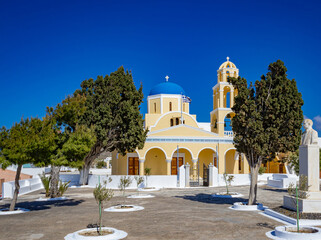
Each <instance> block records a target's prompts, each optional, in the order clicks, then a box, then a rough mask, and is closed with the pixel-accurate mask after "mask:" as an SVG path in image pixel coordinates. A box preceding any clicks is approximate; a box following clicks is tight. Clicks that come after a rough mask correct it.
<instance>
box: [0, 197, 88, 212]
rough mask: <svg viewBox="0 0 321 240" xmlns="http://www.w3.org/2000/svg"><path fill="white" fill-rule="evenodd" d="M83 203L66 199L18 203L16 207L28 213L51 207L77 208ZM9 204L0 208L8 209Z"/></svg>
mask: <svg viewBox="0 0 321 240" xmlns="http://www.w3.org/2000/svg"><path fill="white" fill-rule="evenodd" d="M82 202H84V200H74V199H66V200H57V201H30V202H18V203H17V204H16V207H19V208H26V209H29V210H30V211H41V210H47V209H50V208H52V207H67V206H77V205H79V204H81V203H82ZM9 207H10V203H7V204H4V205H0V208H1V209H2V208H9Z"/></svg>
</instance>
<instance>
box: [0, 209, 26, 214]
mask: <svg viewBox="0 0 321 240" xmlns="http://www.w3.org/2000/svg"><path fill="white" fill-rule="evenodd" d="M29 211H30V210H29V209H25V208H15V210H14V211H9V208H3V209H0V215H12V214H20V213H26V212H29Z"/></svg>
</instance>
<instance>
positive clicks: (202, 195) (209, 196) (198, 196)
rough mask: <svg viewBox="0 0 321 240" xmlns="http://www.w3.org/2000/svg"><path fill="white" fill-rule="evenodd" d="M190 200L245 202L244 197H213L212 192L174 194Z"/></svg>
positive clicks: (225, 202)
mask: <svg viewBox="0 0 321 240" xmlns="http://www.w3.org/2000/svg"><path fill="white" fill-rule="evenodd" d="M175 197H177V198H182V199H186V200H190V201H196V202H202V203H209V204H232V205H233V203H235V202H247V199H245V198H215V197H212V194H205V193H199V194H196V195H184V196H175Z"/></svg>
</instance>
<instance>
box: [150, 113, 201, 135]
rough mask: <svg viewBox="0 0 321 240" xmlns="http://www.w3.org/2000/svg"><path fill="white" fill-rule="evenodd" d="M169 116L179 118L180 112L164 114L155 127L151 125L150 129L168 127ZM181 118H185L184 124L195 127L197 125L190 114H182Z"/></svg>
mask: <svg viewBox="0 0 321 240" xmlns="http://www.w3.org/2000/svg"><path fill="white" fill-rule="evenodd" d="M171 118H179V119H180V118H181V113H180V112H172V113H168V114H166V115H164V116H163V117H162V118H161V119H160V120H159V121H158V122H157V125H156V126H155V127H153V128H152V129H151V130H152V131H156V130H160V129H164V128H169V127H170V119H171ZM183 118H184V120H185V124H186V125H189V126H192V127H197V128H198V125H197V123H196V122H195V120H194V119H193V118H192V117H191V116H190V115H186V114H183Z"/></svg>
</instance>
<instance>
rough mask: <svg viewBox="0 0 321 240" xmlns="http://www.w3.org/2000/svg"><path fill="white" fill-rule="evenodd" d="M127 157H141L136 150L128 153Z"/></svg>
mask: <svg viewBox="0 0 321 240" xmlns="http://www.w3.org/2000/svg"><path fill="white" fill-rule="evenodd" d="M127 157H138V158H139V154H138V153H137V152H136V151H135V152H134V153H127Z"/></svg>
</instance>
